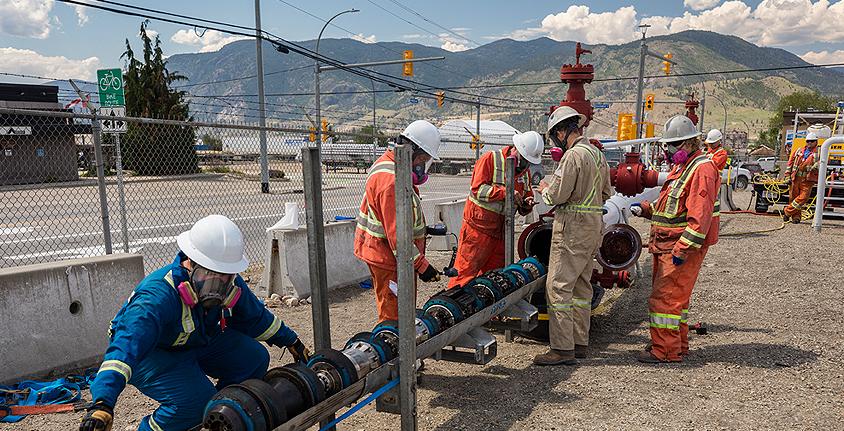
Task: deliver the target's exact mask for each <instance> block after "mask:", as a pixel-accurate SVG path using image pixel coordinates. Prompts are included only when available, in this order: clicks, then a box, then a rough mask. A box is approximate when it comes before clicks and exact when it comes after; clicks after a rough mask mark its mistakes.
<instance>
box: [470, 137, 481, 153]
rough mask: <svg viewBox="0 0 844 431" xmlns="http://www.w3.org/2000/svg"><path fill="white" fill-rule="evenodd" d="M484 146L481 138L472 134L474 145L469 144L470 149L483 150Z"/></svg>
mask: <svg viewBox="0 0 844 431" xmlns="http://www.w3.org/2000/svg"><path fill="white" fill-rule="evenodd" d="M483 147H484V144H483V143H482V142H481V136H480V135H475V134H472V143H471V144H469V148H471V149H473V150H474V149H476V148H483Z"/></svg>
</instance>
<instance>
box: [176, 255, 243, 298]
mask: <svg viewBox="0 0 844 431" xmlns="http://www.w3.org/2000/svg"><path fill="white" fill-rule="evenodd" d="M236 276H237V274H222V273H219V272H216V271H212V270H210V269H208V268H203V267H201V266H199V265H195V266H194V269H193V270H192V271H191V273H190V286H185V287H186V288H190V289H191V290H192V291H193V292H192V293H194V295H190V296H192V298H191V299H193V301H192V302H194V304H196V303H198V304H200V305H202V306H203V307H204V308H206V309H209V308H212V307H216V306H220V305H222V306H224V307H225V308H231V307H233V306H234V303H235V302H237V299H238V298H239V297H240V288H239V287H237V286H234V279H235V277H236ZM180 287H181V286H180ZM179 293H180V294H182V292H179ZM182 296H183V299H184V295H182Z"/></svg>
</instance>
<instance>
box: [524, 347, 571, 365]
mask: <svg viewBox="0 0 844 431" xmlns="http://www.w3.org/2000/svg"><path fill="white" fill-rule="evenodd" d="M533 363H534V364H535V365H577V359H575V357H574V350H557V349H551V350H549V351H548V352H547V353H543V354H541V355H537V356H536V357H534V358H533Z"/></svg>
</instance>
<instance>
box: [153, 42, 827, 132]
mask: <svg viewBox="0 0 844 431" xmlns="http://www.w3.org/2000/svg"><path fill="white" fill-rule="evenodd" d="M301 44H302V45H303V46H305V47H308V48H313V47H314V41H306V42H301ZM574 45H575V44H574V42H556V41H553V40H551V39H548V38H540V39H535V40H531V41H525V42H522V41H514V40H510V39H502V40H498V41H495V42H492V43H489V44H486V45H483V46H480V47H478V48H475V49H470V50H467V51H463V52H454V53H452V52H448V51H445V50H442V49H439V48H436V47H429V46H423V45H419V44H407V43H401V42H379V43H375V44H364V43H361V42H358V41H354V40H351V39H324V40H323V41H322V42H321V43H320V52H321V53H323V54H325V55H327V56H330V57H332V58H336V59H338V60H341V61H344V62H366V61H377V60H385V59H396V58H400V56H401V52H402V51H404V50H406V49H412V50H413V51H414V55H415V56H416V57H428V56H445V57H446V59H445V60H443V61H435V62H430V63H425V64H421V63H420V64H418V65H417V66H416V70H415V72H416V74H415V76H414V77H413V78H412V80H413V81H415V82H417V83H419V84H420V88H424V86H422V84H436V85H437V86H439V87H449V86H462V85H479V84H500V83H508V84H511V83H518V82H536V81H556V80H558V79H559V68H560V66H561V65H562V64H564V63H571V62H573V61H574ZM650 46H651V49H653V50H655V51H658V52H671V53H672V54H673V55H674V59H675V60H676V61H678V62H679V63H680V64H681V65H680V66H678V67H676V68H675V69H674V72H675V73H681V74H682V73H696V72H703V71H727V70H737V69H753V68H766V67H782V66H800V65H807V64H808V63H806V62H805V61H803V60H802V59H800V58H799V57H797V56H796V55H794V54H791V53H789V52H787V51H785V50H782V49H775V48H762V47H758V46H756V45H753V44H751V43H749V42H746V41H744V40H742V39H740V38H737V37H734V36H724V35H720V34H717V33H712V32H704V31H686V32H682V33H677V34H673V35H668V36H659V37H654V38H652V39H651V40H650ZM587 48H588V49H591V50H592V51H593V54H591V55H589V54H587V55H585V56H584V57H583V61H584V62H588V63H591V64H593V65H594V66H595V70H596V82H594V83H593V84H590V85H587V94H588V95H589V97H590V98H591V99H592V100H600V99H612V100H630V99H632V98H633V97H634V95H635V81H634V80H612V81H601V80H602V79H606V78H617V77H632V76H635V74H636V71H637V64H638V63H637V62H638V52H639V47H638V42H631V43H627V44H623V45H593V46H587ZM254 57H255V44H254V42H253V41H239V42H234V43H231V44H229V45H227V46H225V47H223V48H222V49H221V50H220V51H218V52H213V53H198V54H178V55H174V56H172V57H170V59H169V67H170V69H171V70H172V71H178V72H180V73H182V74H184V75H185V76H187V77H189V78H190V81H189V82H188V83H187V84H189V85H190V86H188V87H185V88H184V90H186V91H189V92H190V93H192V94H194V95H199V96H215V97H214V98H208V97H205V98H195V99H192V100H193V101H194V102H195V103H194V104H193V108H194V110H195V112H196V115H197V117H198V118H207V116H208V115H210V116H212V117H216V118H224V117H225V116H226V115H232V114H233V115H237V116H239V115H245V116H247V117H246V120H251V119H252V118H249V116H254V115H255V114H256V112H255V111H254V108H255V104H254V103H248V102H250V101H251V102H254V101H255V100H256V98H254V97H251V98H248V97H247V98H244V97H240V96H239V95H243V94H247V95H254V94H256V92H257V90H256V80H255V79H254V78H253V79H245V80H234V81H229V82H223V83H219V84H211V85H193V84H195V83H203V82H210V81H221V80H223V81H224V80H231V79H234V78H238V77H242V76H250V75H255V74H256V70H255V68H256V66H255V61H254ZM264 57H265V61H264V70H265V73H266V74H267V76H266V79H265V88H266V91H267V94H268V97H267V102H268V110H269V116H270V117H275V120H273V121H276V122H286V121H288V120H301V119H302V118H303V112H304V110H308V112H311V108H310V107H312V106H313V96H308V95H300V96H291V97H280V96H274V94H278V93H312V92H313V67H312V66H313V62H312V61H311V60H309V59H306V58H304V57H302V56H300V55H296V54H287V55H285V54H280V53H278V52H277V51H275V49H273V47H272V46H270V45H269V44H267V46H266V48H265V49H264ZM660 67H661V63H660V62H659V61H658V60H657V59H652V58H651V59H649V60H648V62H647V74H648V75H659V74H660V73H661V72H660ZM375 70H377V71H379V72H382V73H386V74H390V75H394V76H400V74H401V66H400V65H392V66H383V67H379V68H376V69H375ZM279 71H285V72H283V73H274V72H279ZM841 78H842V75H841V73H840V72H838V71H835V70H830V69H801V70H793V71H778V72H769V73H764V74H763V73H751V74H727V75H709V76H706V77H705V84H703V85H706V90H707V92H709V94H710V95H715V96H716V97H717V98H719V99H721V100H722V101H723V102H724V104H725V105H727V106H728V111H729V112H728V114H729V116H730V121H729V122H730V125H731V127H737V128H739V129H742V130H743V129H745V128H747V129H752V130H751V132H752V134H753V133H755V132H756V130H755V129H756V126H757V123H759V124H761V120H762V119H764V118H767V116H768V115H769V112H768V111H769V110H770V109H771V108H772V107H773V106H774V105H775V104H776V102H777V100H778V98H779V95H780V94H788V93H789V92H791V91H794V90H796V89H801V88H811V89H815V90H817V91H820V92H823V93H828V94H837V93H840V92H841V90H840V86H839V85H838V84H839V83H840V81H841ZM702 80H703V78H701V77H679V78H678V77H668V78H653V79H650V80H648V82H647V83H646V86H647V88H648V91H649V92H654V93H656V94H657V95H658V97H657V100H675V101H679V100H681V99H683V98H685V95H686V94H687V93H688V92H689V91H697V93H698V97H700V93H701V92H702V86H701V85H702V84H701V81H702ZM321 82H322V85H321V88H322V91H323V92H326V93H331V92H348V91H367V90H371V89H372V83H371V82H370V80H369V79H365V78H361V77H357V76H354V75H351V74H349V73H346V72H342V71H330V72H325V73H323V74H322V75H321ZM376 88H377V89H379V90H384V89H388V87H386V86H384V85H382V84H377V83H376ZM565 88H566V87H565V86H564V85H560V84H550V85H542V86H523V87H505V88H484V89H469V90H457V91H449V92H448V94H449V96H453V97H460V98H464V99H472V96H470V95H467V94H460V93H459V92H461V91H462V92H464V93H472V94H482V95H484V96H492V97H498V98H505V99H517V100H525V101H530V102H538V103H519V102H505V101H500V100H499V101H493V100H489V102H490V103H495V104H501V105H507V106H517V107H519V108H522V107H523V108H532V109H537V110H540V109H541V110H547V106H546V105H551V104H556V103H558V102H559V101H560V100H561V99H563V98H565ZM408 93H409V92H404V93H377V94H376V104H377V107H378V116H379V119H378V120H379V122H380V123H381V124H384V125H387V126H392V127H388V128H393V129H394V128H396V127H399V125H400V124H402V122H404V121H406V119H408V118H431V119H444V118H447V117H453V116H468V115H470V113H471V112H474V111H473V110H472V108H471V107H469V106H466V105H459V104H453V103H447V104H446V106H445V107H444V109H437V108H436V106H435V103H434V102H433V101H432V100H427V99H424V98H423V99H421V101H420V103H416V104H413V103H410V99H411V98H414V95H413V94H408ZM321 101H322V106H323V108H324V109H325V111H326V113H327V117H328V118H329V120H330V121H332V122H333V123H335V124H337V125H340V126H342V125H344V124H345V125H347V126H354V125H356V126H360V125H363V124H367V123H366V121H369V122H371V109H372V95H371V94H368V93H367V94H340V95H336V94H335V95H332V94H327V95H324V96H323V97H322V99H321ZM713 105H715V106H713ZM632 109H633V108H632V105H630V104H624V103H615V104H613V105H612V107H611V108H610V109H609V110H607V111H605V112H601V113H600V115H599V122H600V123H602V124H596V125H595V128H594V129H595V132H597V133H603V134H612V133H613V132H612V131H611V130H610V127H609V126H610V125H611V123H614V122H615V118H614V117H615V115H616V114H617V113H618V112H620V111H631V110H632ZM520 110H521V109H518V108H517V109H504V108H495V107H484V108H483V115H484V116H489V117H494V118H500V119H504V120H505V121H510V122H511V123H512V124H513V125H514V126H516V127H518V128H523V129H526V128H529V127H531V125H533V126H534V127H537V125H538V124H539V123H540V122H543V121H544V119H545V117H544V116H543V115H541V113H539V112H535V113H532V114H525V113H522V112H518V111H520ZM681 110H682V107H681V105H668V104H665V105H663V106H659V107H658V109H657V110H656V111H655V112H654V113H653V114H652V118H651V119H652V120H653V121H655V122H661V121H664V120H665V119H667V117H668V116H670V115H671V114H673V113H676V112H680V111H681ZM706 116H707V118H706V122H707V124H718V123H719V121H720V122H723V109H722V108H721V105H720V103H717V102H716V100H715V99H714V98H710V104H709V106H708V107H707V109H706ZM226 118H227V117H226ZM353 120H360V121H353ZM710 121H712V123H710ZM603 123H606V124H603ZM759 127H760V128H761V125H760V126H759Z"/></svg>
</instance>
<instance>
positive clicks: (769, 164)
mask: <svg viewBox="0 0 844 431" xmlns="http://www.w3.org/2000/svg"><path fill="white" fill-rule="evenodd" d="M756 163H759V166H761V167H762V170H763V171H765V172H771V171H773V170H774V168H776V167H777V158H776V157H760V158H759V159H757V160H756Z"/></svg>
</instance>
